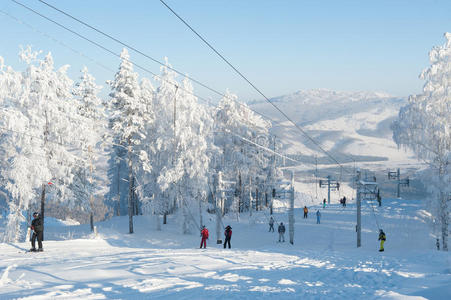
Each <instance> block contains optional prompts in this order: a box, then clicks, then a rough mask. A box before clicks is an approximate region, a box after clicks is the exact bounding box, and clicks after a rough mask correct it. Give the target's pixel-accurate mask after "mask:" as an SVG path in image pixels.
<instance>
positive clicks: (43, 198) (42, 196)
mask: <svg viewBox="0 0 451 300" xmlns="http://www.w3.org/2000/svg"><path fill="white" fill-rule="evenodd" d="M44 212H45V183H43V184H42V192H41V220H42V240H44Z"/></svg>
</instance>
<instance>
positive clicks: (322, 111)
mask: <svg viewBox="0 0 451 300" xmlns="http://www.w3.org/2000/svg"><path fill="white" fill-rule="evenodd" d="M270 100H271V102H273V103H274V104H276V105H277V106H278V107H279V108H280V109H281V110H282V111H284V112H285V113H286V114H287V115H288V116H289V117H290V118H291V119H292V120H293V121H294V122H296V124H298V125H299V126H301V127H302V129H303V130H305V131H306V132H307V133H308V134H309V135H310V136H311V137H312V138H314V139H315V141H317V142H318V143H320V144H321V146H322V147H323V148H324V149H326V150H327V151H329V152H330V153H332V154H335V155H336V156H337V157H341V158H342V157H346V156H348V157H352V158H354V159H357V160H358V159H359V157H362V158H363V157H365V160H366V161H367V162H368V163H369V164H376V165H378V166H379V167H381V168H386V167H387V166H390V167H393V166H394V163H396V164H397V163H405V162H406V161H411V160H412V158H413V157H412V155H411V154H410V153H405V152H404V151H400V150H398V147H397V145H396V144H395V143H394V141H393V140H392V131H391V129H390V125H391V123H392V122H393V120H394V119H395V118H396V117H397V115H398V112H399V109H400V107H401V106H403V105H405V104H406V103H407V98H405V97H396V96H391V95H389V94H387V93H384V92H370V91H358V92H347V91H333V90H327V89H314V90H300V91H297V92H295V93H292V94H288V95H283V96H279V97H274V98H271V99H270ZM249 105H250V107H251V108H252V109H254V110H256V111H258V112H260V113H262V114H264V115H266V116H268V117H270V118H271V119H272V120H274V122H273V128H272V133H273V134H275V135H277V136H278V137H279V138H281V139H282V141H281V144H283V145H284V146H283V148H282V150H283V151H285V152H286V153H289V154H301V155H304V156H310V157H312V156H315V155H316V156H318V157H322V156H324V153H322V151H321V150H320V149H319V148H318V147H317V146H316V145H315V144H314V143H312V142H311V141H310V140H309V139H308V138H306V137H305V136H303V135H302V133H301V132H299V131H298V130H297V129H295V128H294V126H293V125H292V124H291V123H290V122H288V121H287V120H286V118H285V117H284V116H282V115H281V114H280V113H279V112H278V111H277V110H276V109H274V108H273V107H272V105H270V104H269V103H268V102H267V101H266V100H257V101H252V102H250V103H249ZM369 157H374V158H375V159H374V160H373V161H371V159H369ZM348 161H349V159H348Z"/></svg>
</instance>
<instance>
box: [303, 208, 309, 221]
mask: <svg viewBox="0 0 451 300" xmlns="http://www.w3.org/2000/svg"><path fill="white" fill-rule="evenodd" d="M307 216H308V208H307V206H304V219H307Z"/></svg>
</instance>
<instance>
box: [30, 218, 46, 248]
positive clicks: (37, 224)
mask: <svg viewBox="0 0 451 300" xmlns="http://www.w3.org/2000/svg"><path fill="white" fill-rule="evenodd" d="M31 230H33V235H32V236H31V249H30V251H33V252H34V251H44V249H43V248H42V237H43V236H44V234H43V232H44V225H43V224H42V219H41V216H40V215H39V213H37V212H34V213H33V221H31ZM36 239H37V240H38V247H39V248H38V249H37V250H36V244H35V242H36Z"/></svg>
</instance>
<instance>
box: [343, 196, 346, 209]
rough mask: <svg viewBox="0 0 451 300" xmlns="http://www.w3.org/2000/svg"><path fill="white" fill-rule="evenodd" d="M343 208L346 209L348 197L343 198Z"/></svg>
mask: <svg viewBox="0 0 451 300" xmlns="http://www.w3.org/2000/svg"><path fill="white" fill-rule="evenodd" d="M343 207H346V196H343Z"/></svg>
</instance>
